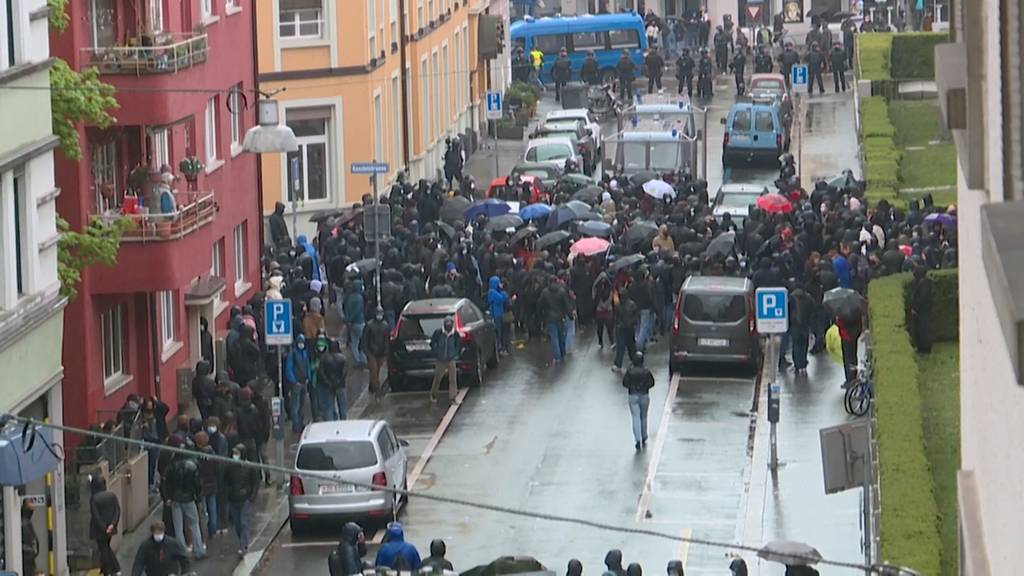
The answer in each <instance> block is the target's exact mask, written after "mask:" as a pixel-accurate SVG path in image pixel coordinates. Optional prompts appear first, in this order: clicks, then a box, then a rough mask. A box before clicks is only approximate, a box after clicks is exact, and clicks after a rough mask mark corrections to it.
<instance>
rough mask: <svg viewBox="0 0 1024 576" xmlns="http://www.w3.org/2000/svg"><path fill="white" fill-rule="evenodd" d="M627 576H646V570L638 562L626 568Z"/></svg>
mask: <svg viewBox="0 0 1024 576" xmlns="http://www.w3.org/2000/svg"><path fill="white" fill-rule="evenodd" d="M626 576H644V569H643V568H642V567H641V566H640V564H638V563H636V562H632V563H630V565H629V566H626Z"/></svg>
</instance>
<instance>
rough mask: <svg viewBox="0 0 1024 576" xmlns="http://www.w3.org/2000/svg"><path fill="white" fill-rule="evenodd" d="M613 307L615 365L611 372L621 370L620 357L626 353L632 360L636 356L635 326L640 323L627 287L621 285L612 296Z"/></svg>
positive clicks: (637, 310)
mask: <svg viewBox="0 0 1024 576" xmlns="http://www.w3.org/2000/svg"><path fill="white" fill-rule="evenodd" d="M612 302H613V303H614V306H615V365H614V366H613V367H612V370H615V371H619V370H622V357H623V355H625V353H626V352H627V351H628V352H629V356H630V357H631V358H632V357H633V356H634V355H635V354H636V326H637V324H638V323H639V322H640V308H638V307H637V305H636V302H633V299H632V298H630V297H629V294H628V286H626V285H623V286H622V287H620V288H619V290H618V292H615V293H614V294H613V295H612Z"/></svg>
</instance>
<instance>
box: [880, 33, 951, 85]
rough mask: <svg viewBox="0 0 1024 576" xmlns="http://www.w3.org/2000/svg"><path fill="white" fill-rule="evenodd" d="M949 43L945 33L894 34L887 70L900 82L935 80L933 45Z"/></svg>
mask: <svg viewBox="0 0 1024 576" xmlns="http://www.w3.org/2000/svg"><path fill="white" fill-rule="evenodd" d="M944 42H949V35H948V34H946V33H945V32H915V33H905V34H896V35H895V36H893V37H892V47H891V49H890V51H889V70H890V75H891V76H892V77H893V78H898V79H900V80H934V79H935V45H936V44H942V43H944Z"/></svg>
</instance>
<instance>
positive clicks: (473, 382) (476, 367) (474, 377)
mask: <svg viewBox="0 0 1024 576" xmlns="http://www.w3.org/2000/svg"><path fill="white" fill-rule="evenodd" d="M483 383H484V358H483V354H482V353H481V352H480V349H479V348H477V349H476V360H475V361H474V362H473V368H472V369H471V370H470V372H469V385H470V386H480V385H481V384H483Z"/></svg>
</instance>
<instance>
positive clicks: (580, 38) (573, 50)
mask: <svg viewBox="0 0 1024 576" xmlns="http://www.w3.org/2000/svg"><path fill="white" fill-rule="evenodd" d="M509 32H510V34H511V37H512V45H513V46H522V47H523V50H524V51H525V52H526V54H529V53H530V52H531V51H532V50H533V49H534V47H537V48H540V51H541V52H543V53H544V69H543V71H542V79H543V80H544V82H550V81H551V66H552V64H554V62H555V60H556V59H557V58H558V52H559V51H560V50H561V49H562V48H563V47H564V48H565V49H566V50H568V51H569V60H570V61H571V62H572V77H573V80H579V79H580V67H581V66H583V60H584V59H585V58H586V57H587V52H589V51H591V50H593V51H594V57H595V58H597V63H598V65H599V66H600V67H601V77H602V78H603V79H606V80H610V79H611V78H613V77H614V76H615V64H616V63H617V62H618V61H619V57H620V56H621V55H622V50H623V49H625V50H629V53H630V54H631V55H632V57H633V63H634V64H636V75H637V76H642V75H643V74H642V72H643V61H644V52H645V51H646V50H647V35H646V34H645V33H644V20H643V18H641V17H640V16H639V15H637V14H634V13H627V14H586V15H583V16H554V17H550V18H537V19H533V18H529V17H528V18H526V19H523V20H520V21H518V22H515V23H513V24H512V26H511V27H510V29H509Z"/></svg>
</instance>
